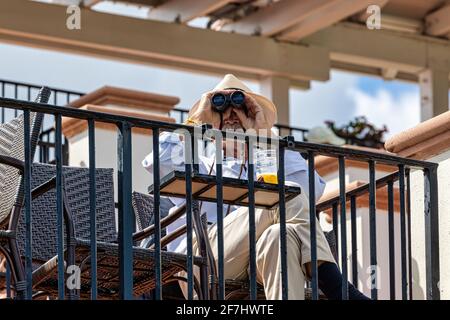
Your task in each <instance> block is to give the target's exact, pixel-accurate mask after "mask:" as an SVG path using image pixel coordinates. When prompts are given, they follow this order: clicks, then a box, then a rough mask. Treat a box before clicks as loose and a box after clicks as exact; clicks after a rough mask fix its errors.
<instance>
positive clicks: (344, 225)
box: [339, 156, 348, 300]
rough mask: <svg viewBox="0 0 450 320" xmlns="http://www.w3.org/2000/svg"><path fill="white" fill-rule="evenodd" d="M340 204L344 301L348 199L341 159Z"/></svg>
mask: <svg viewBox="0 0 450 320" xmlns="http://www.w3.org/2000/svg"><path fill="white" fill-rule="evenodd" d="M339 197H340V200H339V203H340V206H341V268H342V300H348V266H347V217H346V206H347V199H346V194H345V158H344V157H343V156H340V157H339Z"/></svg>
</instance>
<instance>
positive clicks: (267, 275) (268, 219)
mask: <svg viewBox="0 0 450 320" xmlns="http://www.w3.org/2000/svg"><path fill="white" fill-rule="evenodd" d="M236 90H239V91H241V92H243V93H244V95H245V104H244V105H245V109H243V108H237V107H229V108H227V109H226V110H224V111H223V112H218V111H217V110H215V109H214V108H213V107H212V104H211V98H212V96H213V95H214V93H217V92H220V93H223V94H224V95H229V94H231V93H232V92H234V91H236ZM275 121H276V107H275V106H274V104H273V103H272V102H271V101H270V100H268V99H267V98H265V97H263V96H261V95H258V94H255V93H253V92H251V90H250V89H249V88H248V87H247V86H246V85H245V84H244V83H242V82H241V81H240V80H239V79H237V78H236V77H235V76H233V75H230V74H228V75H226V76H225V77H224V79H223V80H222V81H221V82H220V83H219V84H218V85H217V86H216V87H215V88H214V89H213V90H212V91H211V92H208V93H205V94H204V95H203V96H202V98H201V100H200V101H198V102H197V103H196V104H195V105H194V106H193V108H192V109H191V110H190V112H189V118H188V120H187V121H186V123H187V124H191V125H201V124H205V123H207V124H211V125H212V126H213V127H214V128H216V129H220V130H235V131H247V130H253V132H254V131H256V132H257V133H258V134H261V135H268V133H270V130H271V129H272V127H273V125H274V123H275ZM182 143H183V142H182V141H181V139H180V138H179V136H178V135H175V134H169V133H163V134H162V135H161V137H160V146H159V149H160V150H159V152H160V171H161V172H160V173H161V176H164V175H165V174H167V173H168V172H170V171H171V170H184V163H183V162H182V161H181V162H180V161H174V159H175V158H180V157H174V154H176V153H177V151H176V150H182V147H180V145H182ZM230 149H231V150H230ZM224 151H225V154H226V155H228V156H227V157H226V159H224V162H223V172H224V176H229V177H234V178H241V179H246V178H247V173H246V166H245V160H244V161H241V160H239V159H237V158H238V155H237V152H236V145H234V143H231V144H230V143H225V144H224ZM181 158H183V157H181ZM152 162H153V155H152V154H150V155H148V156H147V157H146V158H145V159H144V161H143V166H144V167H145V168H146V169H147V170H149V171H150V172H152V170H153V163H152ZM199 167H200V172H201V173H209V174H215V171H214V169H215V166H214V156H211V157H200V164H199ZM285 176H286V183H293V184H297V185H299V186H301V188H302V193H301V194H300V195H299V196H297V197H296V198H294V199H292V200H290V201H289V202H287V203H286V238H287V265H288V284H289V285H288V289H289V290H288V298H289V299H294V300H303V299H304V287H305V279H307V278H309V277H310V262H311V257H310V250H311V248H310V232H309V231H310V223H309V211H308V208H309V204H308V191H309V190H308V171H307V165H306V162H305V160H304V159H303V158H302V157H301V155H300V153H298V152H294V151H290V150H288V151H286V153H285ZM315 181H316V183H315V185H316V190H315V194H316V200H317V199H318V198H320V196H321V195H322V193H323V190H324V188H325V182H324V181H323V180H322V178H321V177H320V176H319V175H318V174H317V173H315ZM171 200H172V201H173V204H174V206H175V207H178V206H180V205H182V204H183V203H184V200H183V199H175V198H174V199H172V198H171ZM255 211H256V212H255V216H256V240H257V242H256V267H257V281H258V282H259V283H261V284H262V285H263V286H264V292H265V295H266V298H267V299H269V300H276V299H281V297H282V290H281V288H282V287H281V264H280V261H281V256H280V243H279V238H280V225H279V212H278V210H264V209H256V210H255ZM202 212H206V213H207V215H208V221H210V222H213V223H214V222H215V220H216V205H215V204H212V203H203V204H202ZM224 212H225V213H226V212H229V213H228V214H227V215H226V216H225V218H224V221H223V222H224V223H223V224H224V264H225V268H224V269H225V271H224V272H225V278H226V279H236V280H241V279H246V278H247V277H248V274H247V272H248V265H249V239H248V236H249V232H248V225H249V223H248V208H247V207H231V208H229V207H228V206H224ZM184 223H185V221H184V219H179V220H178V221H177V223H175V225H174V226H172V228H173V229H176V228H178V227H179V226H181V225H183V224H184ZM316 225H317V233H316V234H317V259H318V265H319V268H318V278H319V288H320V289H321V290H322V291H323V292H324V294H325V295H326V296H327V297H328V298H329V299H341V298H342V275H341V274H340V271H339V269H338V267H337V265H336V263H335V261H334V258H333V256H332V253H331V251H330V248H329V245H328V243H327V241H326V239H325V236H324V234H323V232H322V230H321V229H320V225H319V223H317V224H316ZM208 235H209V239H210V242H211V246H212V248H213V250H215V252H214V254H215V256H216V260H217V228H216V226H215V224H213V225H212V226H211V227H210V229H209V231H208ZM169 249H175V250H176V251H178V252H185V251H186V244H185V239H183V240H182V241H179V242H178V243H177V244H175V245H174V246H172V247H171V248H169ZM194 249H196V248H194ZM349 287H350V290H349V291H350V298H351V299H367V298H366V297H365V296H363V295H362V294H361V293H360V292H359V291H357V290H356V289H355V288H354V287H353V286H352V285H349Z"/></svg>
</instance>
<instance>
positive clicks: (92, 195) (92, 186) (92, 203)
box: [66, 119, 97, 300]
mask: <svg viewBox="0 0 450 320" xmlns="http://www.w3.org/2000/svg"><path fill="white" fill-rule="evenodd" d="M88 135H89V209H90V210H89V211H90V212H89V218H90V221H89V222H90V233H91V237H90V238H91V299H92V300H97V208H96V202H97V200H96V199H97V198H96V183H95V180H96V168H95V121H94V119H89V120H88ZM66 146H67V142H66Z"/></svg>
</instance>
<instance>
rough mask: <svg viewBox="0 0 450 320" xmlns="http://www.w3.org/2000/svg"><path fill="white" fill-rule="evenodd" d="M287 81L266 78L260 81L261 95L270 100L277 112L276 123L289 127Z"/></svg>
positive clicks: (288, 82)
mask: <svg viewBox="0 0 450 320" xmlns="http://www.w3.org/2000/svg"><path fill="white" fill-rule="evenodd" d="M289 87H290V81H289V79H286V78H282V77H274V76H271V77H267V78H263V79H262V80H261V94H262V95H263V96H265V97H267V98H268V99H270V100H272V101H273V103H274V104H275V106H276V107H277V110H278V123H279V124H284V125H289Z"/></svg>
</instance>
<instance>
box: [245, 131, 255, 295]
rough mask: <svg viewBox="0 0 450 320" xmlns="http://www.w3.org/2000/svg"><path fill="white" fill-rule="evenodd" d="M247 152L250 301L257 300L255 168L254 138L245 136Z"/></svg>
mask: <svg viewBox="0 0 450 320" xmlns="http://www.w3.org/2000/svg"><path fill="white" fill-rule="evenodd" d="M246 140H247V141H246V142H247V152H248V223H249V226H248V229H249V231H248V232H249V248H250V250H249V251H250V252H249V258H250V299H251V300H256V299H257V292H256V290H257V287H256V224H255V181H254V178H255V177H254V175H255V166H254V159H253V147H254V146H255V140H256V138H255V137H252V136H247V137H246Z"/></svg>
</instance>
